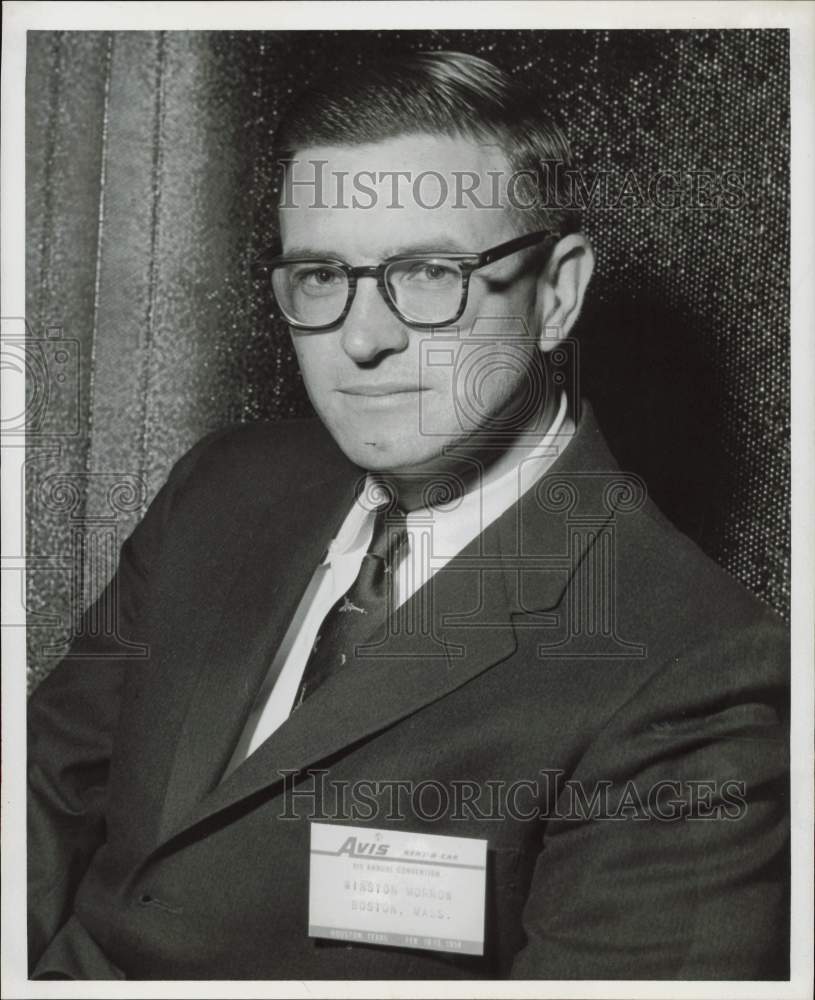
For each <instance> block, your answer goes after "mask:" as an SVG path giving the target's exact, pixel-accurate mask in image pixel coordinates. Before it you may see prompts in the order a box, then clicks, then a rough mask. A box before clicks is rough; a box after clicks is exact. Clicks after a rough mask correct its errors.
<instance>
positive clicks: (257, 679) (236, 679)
mask: <svg viewBox="0 0 815 1000" xmlns="http://www.w3.org/2000/svg"><path fill="white" fill-rule="evenodd" d="M353 484H354V476H353V474H352V475H343V476H341V477H339V478H337V479H334V480H330V481H328V482H321V483H317V484H315V485H313V486H311V487H310V488H308V489H306V490H303V491H301V492H299V493H297V494H296V495H294V496H287V497H285V498H282V499H280V500H279V501H278V502H276V503H274V504H267V505H264V506H262V508H261V509H260V510H259V511H258V512H257V513H256V514H255V515H254V519H253V520H252V521H245V522H244V523H242V524H241V526H240V530H238V531H236V532H235V533H234V545H233V551H232V552H230V553H228V557H229V558H230V561H229V563H226V562H225V561H222V562H221V564H220V566H219V568H218V572H220V573H222V574H224V575H225V576H226V578H227V581H228V582H223V586H222V593H223V594H224V597H223V601H222V605H221V607H220V608H219V609H218V611H217V613H216V614H213V615H212V618H211V620H210V621H209V622H208V628H209V639H208V641H207V642H206V643H205V644H204V645H203V646H202V647H200V648H201V649H202V652H201V653H200V654H199V655H198V656H197V658H196V660H195V662H194V663H189V664H188V665H187V669H188V670H189V671H190V676H189V677H188V678H187V680H186V684H185V687H184V696H185V697H186V698H187V703H186V709H185V711H184V713H183V717H182V721H181V723H180V726H179V727H178V734H177V738H176V740H175V747H174V749H173V751H172V753H171V755H170V757H169V760H168V761H167V764H168V770H167V774H166V790H165V795H164V801H163V805H162V809H161V818H160V823H159V831H160V836H164V835H166V833H167V831H168V830H170V829H172V828H173V827H174V826H176V825H177V824H178V822H179V821H180V819H181V818H182V817H183V816H185V815H186V814H187V813H189V811H190V810H191V808H192V807H193V805H194V804H195V803H196V802H197V801H199V800H200V799H201V798H202V797H203V796H204V795H205V794H206V793H207V792H208V791H209V790H210V789H211V788H212V787H214V785H215V784H216V783H217V781H218V780H219V778H220V776H221V774H222V773H223V770H224V768H225V767H226V764H227V763H228V760H229V756H230V754H231V752H232V748H233V747H234V745H235V743H236V742H237V740H238V737H239V735H240V731H241V728H242V726H243V723H244V720H245V718H246V715H247V713H248V711H249V708H250V706H251V704H252V701H253V698H254V696H255V692H256V690H257V688H258V687H259V686H260V684H261V683H262V681H263V679H264V677H265V674H266V671H267V670H268V667H269V664H270V662H271V659H272V657H273V655H274V652H275V650H276V648H277V646H278V645H279V643H280V641H281V639H282V637H283V634H284V633H285V630H286V628H287V627H288V624H289V621H290V619H291V617H292V615H293V613H294V610H295V608H296V607H297V603H298V601H299V599H300V597H301V595H302V593H303V591H304V590H305V588H306V586H307V585H308V581H309V579H310V577H311V575H312V573H313V572H314V568H315V567H316V566H317V565H318V563H319V561H320V558H321V557H322V555H323V553H324V552H325V549H326V548H327V546H328V543H329V542H330V540H331V538H332V537H333V536H334V534H336V531H337V530H338V528H339V525H340V524H341V522H342V519H343V518H344V516H345V515H346V513H347V512H348V509H349V507H350V505H351V502H352V499H353ZM304 510H308V511H311V510H316V511H319V512H320V514H321V519H320V524H319V528H318V529H317V530H310V531H305V532H304V530H303V516H302V515H303V511H304ZM282 567H285V570H281V568H282ZM159 777H160V776H159Z"/></svg>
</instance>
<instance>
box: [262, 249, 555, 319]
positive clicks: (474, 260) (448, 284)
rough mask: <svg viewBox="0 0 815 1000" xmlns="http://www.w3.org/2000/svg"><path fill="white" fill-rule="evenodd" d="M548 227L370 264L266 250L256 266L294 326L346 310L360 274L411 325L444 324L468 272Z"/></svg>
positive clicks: (461, 303) (462, 293) (459, 306)
mask: <svg viewBox="0 0 815 1000" xmlns="http://www.w3.org/2000/svg"><path fill="white" fill-rule="evenodd" d="M558 239H559V235H558V234H557V233H553V232H551V231H550V230H542V231H539V232H535V233H527V234H526V235H524V236H519V237H517V238H516V239H514V240H509V241H508V242H506V243H500V244H499V245H498V246H495V247H491V248H490V249H489V250H484V251H482V252H481V253H434V254H409V255H407V256H395V257H389V258H388V259H387V260H385V261H383V262H382V263H381V264H377V265H375V266H362V267H351V266H350V264H346V263H345V262H344V261H342V260H336V259H334V258H319V257H285V256H275V255H274V254H275V253H276V251H275V250H266V251H265V252H264V253H262V254H261V255H260V256H259V257H258V258H257V259H256V261H255V272H256V274H258V275H259V276H264V277H266V278H267V280H268V279H270V280H271V287H272V291H273V292H274V296H275V299H276V300H277V304H278V306H279V307H280V311H281V312H282V313H283V316H284V317H285V319H286V321H287V322H288V323H289V325H290V326H293V327H295V328H296V329H299V330H329V329H331V327H334V326H337V325H338V324H339V323H341V322H342V321H343V320H344V319H345V317H346V316H347V315H348V312H349V310H350V309H351V304H352V303H353V301H354V296H355V295H356V291H357V282H358V280H359V279H360V278H376V283H377V288H378V289H379V292H380V294H381V295H382V297H383V298H384V299H385V301H386V302H387V304H388V306H389V307H390V308H391V309H392V310H393V311H394V312H395V313H396V314H397V316H399V317H400V318H401V319H402V320H404V322H405V323H408V324H410V326H415V327H419V328H421V329H427V328H429V327H436V326H448V325H449V324H450V323H455V321H456V320H457V319H458V318H459V317H460V316H461V314H462V313H463V312H464V310H465V308H466V306H467V292H468V290H469V286H470V276H471V275H472V273H473V271H477V270H478V269H479V268H481V267H486V266H487V264H492V263H494V262H495V261H497V260H502V259H503V258H504V257H508V256H509V255H510V254H513V253H517V252H518V251H519V250H524V249H526V248H527V247H531V246H535V245H536V244H539V243H543V242H544V241H546V240H555V241H556V240H558Z"/></svg>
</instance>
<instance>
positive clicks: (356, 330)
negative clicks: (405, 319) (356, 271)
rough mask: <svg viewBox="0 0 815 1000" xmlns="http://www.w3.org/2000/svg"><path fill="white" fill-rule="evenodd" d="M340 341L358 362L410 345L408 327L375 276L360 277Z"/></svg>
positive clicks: (374, 358) (373, 358)
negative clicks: (378, 286) (388, 299)
mask: <svg viewBox="0 0 815 1000" xmlns="http://www.w3.org/2000/svg"><path fill="white" fill-rule="evenodd" d="M341 343H342V347H343V350H344V351H345V353H346V354H347V355H348V357H349V358H351V359H352V360H353V361H356V362H357V364H367V363H370V362H371V361H375V360H376V359H377V358H378V357H379V356H380V355H381V354H389V353H391V352H392V351H403V350H404V349H405V348H406V347H407V345H408V330H407V329H406V328H405V325H404V324H403V323H402V321H401V320H400V319H399V317H398V316H397V315H396V314H395V313H394V312H393V310H392V309H391V308H390V306H389V305H388V303H387V302H386V301H385V299H384V298H383V296H382V293H381V292H380V291H379V289H378V288H377V283H376V279H375V278H369V277H364V278H359V279H358V281H357V290H356V295H355V296H354V301H353V302H352V303H351V308H350V310H349V312H348V315H347V316H346V317H345V320H344V321H343V324H342V340H341Z"/></svg>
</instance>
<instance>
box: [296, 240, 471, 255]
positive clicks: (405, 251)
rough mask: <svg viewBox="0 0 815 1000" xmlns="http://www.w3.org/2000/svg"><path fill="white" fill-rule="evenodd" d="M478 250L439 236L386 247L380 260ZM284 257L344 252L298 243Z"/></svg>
mask: <svg viewBox="0 0 815 1000" xmlns="http://www.w3.org/2000/svg"><path fill="white" fill-rule="evenodd" d="M479 252H480V251H479V250H477V249H475V248H473V247H470V246H467V247H465V246H462V244H460V243H458V242H457V241H456V240H451V239H450V238H449V237H446V236H444V237H440V238H439V239H438V240H422V241H421V242H420V243H419V242H417V243H408V244H400V245H399V246H396V245H393V246H390V247H386V248H385V250H384V251H383V253H382V256H381V258H380V259H381V260H387V259H388V258H389V257H412V256H416V255H419V254H421V255H422V256H425V255H427V256H430V255H432V254H435V253H479ZM283 256H284V257H316V258H318V259H320V260H325V259H326V258H329V257H333V258H334V259H335V260H345V256H344V254H341V253H337V252H336V251H334V250H331V249H326V247H319V248H317V247H313V246H306V245H305V244H302V243H298V244H295V245H293V246H291V247H287V248H286V250H285V252H284V253H283Z"/></svg>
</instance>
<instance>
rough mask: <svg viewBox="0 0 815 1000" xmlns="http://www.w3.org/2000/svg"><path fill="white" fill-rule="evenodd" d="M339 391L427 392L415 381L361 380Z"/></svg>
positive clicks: (353, 393)
mask: <svg viewBox="0 0 815 1000" xmlns="http://www.w3.org/2000/svg"><path fill="white" fill-rule="evenodd" d="M337 392H340V393H342V394H343V395H345V396H367V397H370V398H373V397H377V396H401V395H404V394H406V393H416V392H425V388H424V387H423V386H420V385H416V383H415V382H360V383H357V384H353V385H344V386H342V388H340V389H337Z"/></svg>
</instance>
